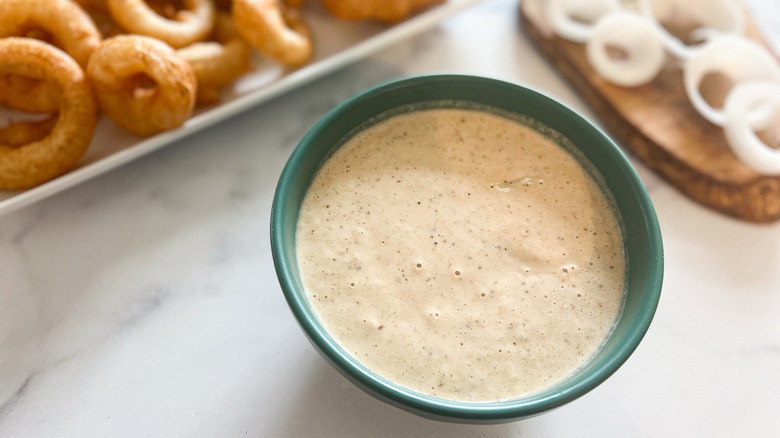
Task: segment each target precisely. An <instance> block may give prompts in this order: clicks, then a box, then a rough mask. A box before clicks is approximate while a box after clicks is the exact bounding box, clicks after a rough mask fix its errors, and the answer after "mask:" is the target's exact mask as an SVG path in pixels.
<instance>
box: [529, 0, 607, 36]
mask: <svg viewBox="0 0 780 438" xmlns="http://www.w3.org/2000/svg"><path fill="white" fill-rule="evenodd" d="M618 8H620V5H619V4H618V0H547V1H546V2H545V4H544V13H545V18H546V19H547V23H549V25H550V27H551V28H552V30H553V31H554V32H555V33H556V34H558V35H559V36H561V37H563V38H566V39H567V40H570V41H574V42H577V43H584V42H585V41H587V40H588V38H589V37H590V34H591V32H592V29H593V25H592V24H590V23H595V22H596V21H598V20H599V19H600V18H601V17H603V16H604V15H606V14H608V13H610V12H612V11H615V10H617V9H618Z"/></svg>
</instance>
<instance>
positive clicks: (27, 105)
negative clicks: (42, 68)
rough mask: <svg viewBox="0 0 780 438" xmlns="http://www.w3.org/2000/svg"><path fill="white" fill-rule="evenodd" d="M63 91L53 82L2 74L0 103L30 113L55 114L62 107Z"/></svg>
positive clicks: (0, 76)
mask: <svg viewBox="0 0 780 438" xmlns="http://www.w3.org/2000/svg"><path fill="white" fill-rule="evenodd" d="M61 97H62V89H61V88H60V86H59V85H58V84H57V83H56V82H53V81H49V80H43V79H35V78H30V77H27V76H20V75H14V74H0V103H2V104H5V105H8V106H10V107H12V108H15V109H18V110H20V111H26V112H29V113H53V112H57V111H58V110H59V107H60V98H61Z"/></svg>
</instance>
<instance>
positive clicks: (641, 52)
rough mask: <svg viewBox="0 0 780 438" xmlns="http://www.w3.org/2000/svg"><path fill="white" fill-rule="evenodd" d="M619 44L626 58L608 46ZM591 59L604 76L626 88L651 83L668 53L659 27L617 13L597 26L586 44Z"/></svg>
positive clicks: (594, 66)
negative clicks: (613, 53) (612, 52)
mask: <svg viewBox="0 0 780 438" xmlns="http://www.w3.org/2000/svg"><path fill="white" fill-rule="evenodd" d="M610 46H615V47H619V48H621V49H622V50H624V51H625V52H626V53H627V57H626V58H625V59H613V58H611V57H610V56H609V53H608V51H607V49H608V47H610ZM586 52H587V55H588V61H590V65H591V66H592V67H593V69H594V70H596V73H598V74H599V75H600V76H601V77H603V78H604V79H606V80H608V81H610V82H612V83H615V84H617V85H621V86H624V87H635V86H638V85H642V84H645V83H647V82H650V81H651V80H653V78H655V77H656V76H657V75H658V73H659V72H660V71H661V69H662V68H663V66H664V62H665V60H666V53H665V52H664V46H663V44H662V43H661V38H660V37H659V36H658V32H657V31H656V29H655V27H654V26H653V25H652V24H650V23H649V22H648V21H647V20H646V19H644V18H642V17H640V16H639V15H637V14H633V13H630V12H613V13H611V14H609V15H607V16H605V17H604V18H602V19H601V20H599V21H598V22H597V23H596V25H595V26H594V27H593V31H592V33H591V36H590V39H589V40H588V43H587V46H586Z"/></svg>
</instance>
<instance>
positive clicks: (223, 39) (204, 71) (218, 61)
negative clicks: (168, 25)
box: [177, 12, 252, 105]
mask: <svg viewBox="0 0 780 438" xmlns="http://www.w3.org/2000/svg"><path fill="white" fill-rule="evenodd" d="M214 33H215V39H216V41H213V42H205V43H195V44H193V45H191V46H187V47H185V48H183V49H179V50H177V53H178V54H179V56H181V57H182V58H184V59H185V60H186V61H187V62H189V63H190V65H191V66H192V70H193V71H194V72H195V77H196V78H197V80H198V94H197V103H198V104H199V105H207V104H212V103H216V102H218V101H219V89H220V88H222V87H224V86H225V85H228V84H230V83H231V82H233V81H234V80H236V79H237V78H238V77H239V76H241V75H243V74H244V73H246V72H247V71H248V70H249V67H250V61H251V58H252V48H251V47H250V46H249V43H247V42H246V41H244V39H243V38H241V36H240V35H239V34H238V32H237V31H236V29H235V26H234V24H233V21H232V20H231V19H230V16H228V15H227V14H226V13H223V12H220V13H219V14H218V15H217V25H216V30H215V32H214Z"/></svg>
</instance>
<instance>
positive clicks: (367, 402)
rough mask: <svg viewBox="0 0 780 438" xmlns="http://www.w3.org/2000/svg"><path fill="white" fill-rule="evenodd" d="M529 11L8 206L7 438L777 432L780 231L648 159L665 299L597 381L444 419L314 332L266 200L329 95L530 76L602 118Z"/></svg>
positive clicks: (3, 343)
mask: <svg viewBox="0 0 780 438" xmlns="http://www.w3.org/2000/svg"><path fill="white" fill-rule="evenodd" d="M763 3H764V6H768V7H769V9H770V10H771V8H772V7H774V8H775V9H774V11H775V12H777V6H776V5H770V3H773V2H772V0H766V1H765V2H763ZM516 8H517V5H516V2H514V1H505V0H495V1H493V0H491V1H487V2H485V3H482V4H480V5H478V6H476V7H474V8H472V9H470V10H468V11H466V12H465V13H462V14H459V15H457V16H455V17H452V18H450V19H448V20H447V21H445V22H443V23H442V24H441V25H440V26H438V27H436V28H435V29H434V30H432V31H429V32H427V33H424V34H422V35H421V36H418V37H416V38H414V39H412V40H410V41H408V42H405V43H403V44H400V45H397V46H395V47H393V48H391V49H388V50H385V51H384V52H381V53H380V54H378V55H376V56H373V57H371V58H368V59H367V60H364V61H362V62H359V63H357V64H355V65H353V66H351V67H348V68H345V69H344V70H341V71H339V72H337V73H334V74H331V75H329V76H327V77H325V78H323V79H320V80H318V81H316V82H314V83H312V84H309V85H307V86H304V87H303V88H300V89H298V90H296V91H294V92H291V93H289V94H287V95H285V96H283V97H281V98H277V99H275V100H274V101H272V102H270V103H267V104H265V105H262V106H260V107H257V108H254V109H252V110H250V111H248V112H246V113H244V114H241V115H239V116H237V117H235V118H232V119H230V120H228V121H226V122H224V123H221V124H219V125H217V126H215V127H213V128H210V129H208V130H206V131H204V132H201V133H199V134H196V135H194V136H192V137H189V138H186V139H184V140H181V141H179V142H178V143H177V144H175V145H173V146H170V147H168V148H166V149H165V150H162V151H159V152H157V153H154V154H152V155H151V156H148V157H146V158H143V159H141V160H139V161H137V162H135V163H133V164H130V165H128V166H125V167H123V168H121V169H118V170H116V171H113V172H110V173H109V174H106V175H103V176H101V177H99V178H97V179H95V180H92V181H90V182H88V183H85V184H81V185H79V186H78V187H75V188H73V189H70V190H68V191H66V192H64V193H61V194H59V195H57V196H54V197H52V198H50V199H47V200H45V201H43V202H40V203H37V204H35V205H32V206H30V207H27V208H24V209H22V210H20V211H18V212H15V213H13V214H9V215H7V216H4V217H1V218H0V437H50V436H51V437H55V436H56V437H93V436H94V437H108V436H110V437H124V436H127V437H137V436H150V437H151V436H160V437H172V436H187V437H200V436H203V437H211V436H219V437H232V436H269V437H277V436H278V437H299V436H317V437H365V436H371V437H392V436H424V437H461V436H462V437H475V436H479V437H510V436H598V437H613V436H614V437H623V436H632V437H645V436H647V437H655V436H750V437H758V436H778V435H777V434H778V433H780V415H778V413H780V269H778V268H779V267H780V224H775V225H764V226H759V225H752V224H747V223H743V222H739V221H736V220H733V219H730V218H727V217H724V216H721V215H719V214H717V213H713V212H712V211H710V210H707V209H705V208H703V207H701V206H699V205H697V204H695V203H693V202H691V201H690V200H688V199H687V198H685V197H684V196H682V195H681V194H680V193H678V192H677V191H676V190H674V189H673V188H672V187H670V186H669V185H668V184H667V183H665V182H664V181H662V180H660V179H659V178H658V177H657V176H655V175H654V174H653V173H652V172H650V171H649V170H648V169H647V168H646V167H644V166H643V165H642V164H640V163H638V162H637V161H636V160H632V161H633V162H634V165H635V166H636V168H637V170H638V172H639V174H640V176H641V178H642V180H643V181H644V183H645V185H646V186H647V188H648V191H649V193H650V196H651V198H652V200H653V203H654V204H655V207H656V210H657V213H658V217H659V220H660V223H661V228H662V232H663V237H664V243H665V252H666V274H665V280H664V289H663V294H662V299H661V303H660V306H659V308H658V312H657V314H656V318H655V320H654V321H653V324H652V326H651V327H650V330H649V331H648V333H647V336H646V337H645V339H644V341H643V342H642V344H641V345H640V346H639V348H638V349H637V351H636V352H635V353H634V355H633V356H632V357H631V358H630V359H629V360H628V362H627V363H626V364H625V365H624V366H623V367H622V368H621V369H620V370H619V371H618V372H617V373H616V374H615V375H614V376H613V377H611V378H610V379H609V380H608V381H607V382H605V383H604V384H602V385H601V386H599V387H598V388H597V389H595V390H594V391H592V392H591V393H589V394H587V395H586V396H584V397H582V398H580V399H578V400H576V401H574V402H572V403H570V404H568V405H566V406H564V407H561V408H559V409H557V410H554V411H552V412H550V413H547V414H545V415H542V416H539V417H535V418H532V419H529V420H526V421H521V422H516V423H511V424H506V425H497V426H464V425H454V424H446V423H438V422H433V421H429V420H425V419H422V418H418V417H416V416H413V415H411V414H408V413H405V412H403V411H400V410H398V409H395V408H393V407H390V406H387V405H385V404H384V403H381V402H379V401H376V400H374V399H373V398H371V397H369V396H368V395H366V394H364V393H362V392H361V391H360V390H358V389H357V388H355V387H354V386H352V385H351V384H349V383H348V382H347V381H346V380H345V379H344V378H342V377H341V376H340V375H339V374H338V373H337V372H336V371H335V370H333V369H332V368H331V367H330V365H328V364H327V363H326V362H325V361H324V360H323V359H322V358H321V357H320V356H319V355H318V354H317V353H316V352H315V350H314V349H313V348H312V347H311V346H310V345H309V343H308V342H307V340H306V338H305V337H304V335H303V334H302V332H301V331H300V330H299V328H298V326H297V324H296V322H295V320H294V318H293V316H292V314H291V312H290V311H289V310H288V308H287V304H286V303H285V301H284V298H283V296H282V293H281V290H280V288H279V285H278V283H277V280H276V276H275V273H274V268H273V263H272V261H271V251H270V245H269V237H268V235H269V217H270V206H271V199H272V196H273V192H274V188H275V184H276V181H277V179H278V177H279V174H280V172H281V170H282V167H283V165H284V163H285V161H286V159H287V157H288V156H289V154H290V153H291V152H292V150H293V148H294V147H295V145H296V144H297V142H298V141H299V140H300V139H301V137H302V136H303V135H304V133H305V132H306V131H307V130H308V129H309V128H310V127H311V126H312V125H313V124H314V123H315V122H316V121H317V120H318V119H319V118H320V117H322V116H323V115H324V114H325V113H326V112H327V111H328V110H330V109H332V108H333V107H334V106H336V105H337V104H339V103H340V102H342V101H344V100H345V99H347V98H348V97H350V96H353V95H355V94H357V93H359V92H360V91H362V90H364V89H366V88H368V87H371V86H374V85H377V84H379V83H382V82H385V81H388V80H391V79H396V78H400V77H408V76H414V75H421V74H430V73H445V72H447V73H464V74H474V75H482V76H489V77H495V78H499V79H504V80H508V81H512V82H515V83H518V84H522V85H525V86H528V87H531V88H534V89H537V90H540V91H542V92H544V93H547V94H549V95H551V96H553V97H555V98H557V99H559V100H561V101H563V102H565V103H567V104H569V105H570V106H571V107H573V108H574V109H575V110H577V111H579V112H580V113H582V114H583V115H585V116H586V117H589V118H591V119H593V113H592V111H590V110H589V108H588V107H587V106H586V105H585V104H584V103H583V101H582V100H580V99H579V98H578V96H577V95H576V94H575V93H574V92H573V91H572V89H570V88H569V87H568V86H567V85H566V84H565V83H564V82H563V80H562V79H561V78H560V77H559V76H558V75H557V74H555V73H554V71H553V70H552V69H551V67H550V66H549V65H548V64H547V63H546V62H545V61H544V60H543V59H542V57H541V56H540V55H539V54H538V53H537V52H536V51H535V50H534V49H533V47H532V46H531V45H530V43H529V41H528V40H527V39H526V37H525V35H524V34H523V32H522V30H521V29H520V28H519V26H518V22H517V14H516V11H517V9H516ZM777 16H780V14H775V17H777ZM775 29H777V28H775Z"/></svg>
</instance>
